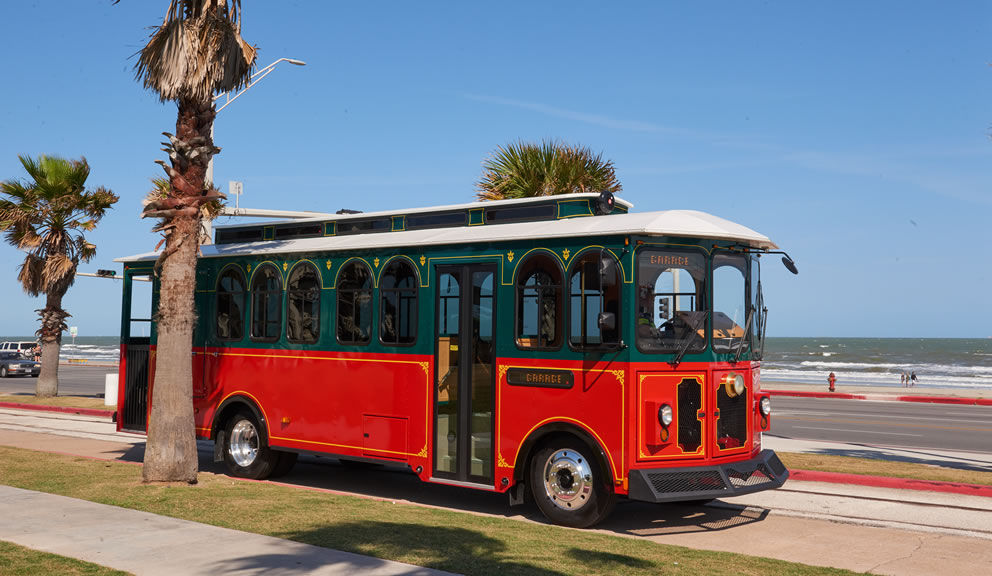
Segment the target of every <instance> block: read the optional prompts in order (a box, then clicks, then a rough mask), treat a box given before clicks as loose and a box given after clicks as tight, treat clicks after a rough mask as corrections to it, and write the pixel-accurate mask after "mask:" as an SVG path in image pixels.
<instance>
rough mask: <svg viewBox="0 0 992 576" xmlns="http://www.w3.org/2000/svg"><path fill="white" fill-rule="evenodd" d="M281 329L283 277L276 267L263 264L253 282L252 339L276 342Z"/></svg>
mask: <svg viewBox="0 0 992 576" xmlns="http://www.w3.org/2000/svg"><path fill="white" fill-rule="evenodd" d="M281 327H282V276H281V275H280V274H279V271H278V270H277V269H276V267H275V266H273V265H271V264H263V265H261V266H259V267H258V269H257V270H256V271H255V276H254V278H252V281H251V339H252V340H255V341H258V342H274V341H276V340H278V339H279V333H280V332H281V331H282V330H281Z"/></svg>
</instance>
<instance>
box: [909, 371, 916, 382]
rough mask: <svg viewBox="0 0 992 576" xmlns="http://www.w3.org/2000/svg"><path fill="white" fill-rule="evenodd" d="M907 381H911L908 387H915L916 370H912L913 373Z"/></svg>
mask: <svg viewBox="0 0 992 576" xmlns="http://www.w3.org/2000/svg"><path fill="white" fill-rule="evenodd" d="M909 379H910V380H912V382H910V383H909V385H910V386H916V370H913V373H912V374H911V375H910V377H909Z"/></svg>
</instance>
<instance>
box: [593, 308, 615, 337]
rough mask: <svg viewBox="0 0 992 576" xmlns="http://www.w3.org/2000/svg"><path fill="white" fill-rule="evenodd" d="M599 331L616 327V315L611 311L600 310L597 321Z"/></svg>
mask: <svg viewBox="0 0 992 576" xmlns="http://www.w3.org/2000/svg"><path fill="white" fill-rule="evenodd" d="M596 323H597V324H598V325H599V330H600V332H605V331H611V330H616V329H617V315H616V314H614V313H613V312H600V313H599V317H598V318H597V322H596Z"/></svg>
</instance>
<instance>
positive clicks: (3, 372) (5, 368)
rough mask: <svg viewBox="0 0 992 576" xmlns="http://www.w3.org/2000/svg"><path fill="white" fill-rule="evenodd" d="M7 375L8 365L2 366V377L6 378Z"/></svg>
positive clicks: (0, 370) (0, 372)
mask: <svg viewBox="0 0 992 576" xmlns="http://www.w3.org/2000/svg"><path fill="white" fill-rule="evenodd" d="M6 377H7V367H6V366H0V378H6Z"/></svg>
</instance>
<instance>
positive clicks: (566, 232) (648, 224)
mask: <svg viewBox="0 0 992 576" xmlns="http://www.w3.org/2000/svg"><path fill="white" fill-rule="evenodd" d="M545 200H546V198H545ZM476 205H477V204H476ZM435 210H437V208H435ZM362 216H365V217H368V216H369V214H362ZM296 222H297V223H298V222H300V221H299V220H296ZM632 234H635V235H644V236H672V237H682V238H712V239H716V240H728V241H731V242H739V243H741V244H745V245H747V246H750V247H752V248H757V249H769V250H774V249H776V248H778V246H776V245H775V243H773V242H772V241H771V240H770V239H769V238H768V237H767V236H763V235H761V234H759V233H757V232H755V231H754V230H751V229H750V228H747V227H745V226H741V225H740V224H735V223H734V222H731V221H729V220H724V219H723V218H719V217H717V216H713V215H711V214H706V213H704V212H696V211H694V210H666V211H662V212H644V213H639V214H636V213H635V214H611V215H608V216H593V217H586V218H569V219H562V220H551V221H538V222H518V223H512V224H486V225H483V226H462V227H457V228H436V229H427V230H408V231H402V232H380V233H368V234H353V235H345V236H325V237H321V238H302V239H295V240H269V241H265V242H245V243H236V244H212V245H207V246H203V247H202V257H203V258H216V257H224V256H236V255H255V254H292V253H303V252H323V251H340V250H355V249H380V248H395V247H409V246H440V245H457V244H477V243H488V242H506V241H513V240H532V239H538V238H581V237H589V236H610V235H620V236H627V235H632ZM157 257H158V253H155V252H149V253H145V254H138V255H135V256H128V257H124V258H118V259H117V260H116V261H117V262H135V261H140V260H150V259H154V258H157Z"/></svg>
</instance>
